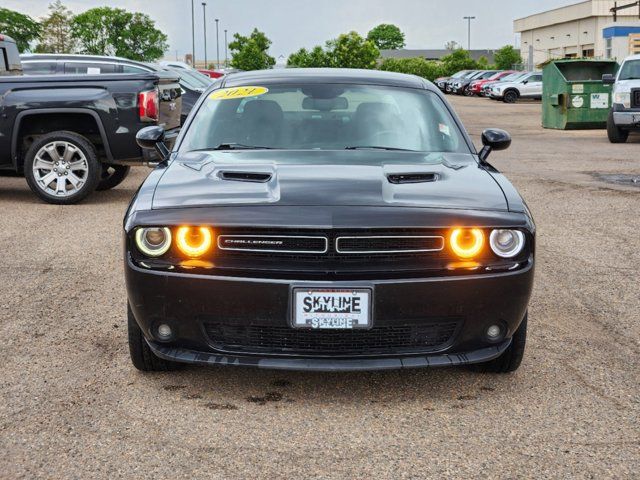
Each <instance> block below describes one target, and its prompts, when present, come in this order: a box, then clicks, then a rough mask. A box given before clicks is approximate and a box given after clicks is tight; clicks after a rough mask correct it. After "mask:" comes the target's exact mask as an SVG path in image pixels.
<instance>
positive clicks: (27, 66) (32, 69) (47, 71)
mask: <svg viewBox="0 0 640 480" xmlns="http://www.w3.org/2000/svg"><path fill="white" fill-rule="evenodd" d="M56 66H57V64H56V62H23V63H22V72H23V73H24V74H25V75H53V74H55V73H56Z"/></svg>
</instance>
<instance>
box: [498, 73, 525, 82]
mask: <svg viewBox="0 0 640 480" xmlns="http://www.w3.org/2000/svg"><path fill="white" fill-rule="evenodd" d="M526 74H527V72H518V73H512V74H511V75H507V76H506V77H502V78H501V79H500V81H501V82H513V81H514V80H517V79H519V78H520V77H524V76H525V75H526Z"/></svg>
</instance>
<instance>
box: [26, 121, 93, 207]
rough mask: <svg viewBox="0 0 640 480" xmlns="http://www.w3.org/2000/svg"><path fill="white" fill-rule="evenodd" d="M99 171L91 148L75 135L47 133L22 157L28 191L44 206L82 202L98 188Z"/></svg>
mask: <svg viewBox="0 0 640 480" xmlns="http://www.w3.org/2000/svg"><path fill="white" fill-rule="evenodd" d="M101 170H102V166H101V165H100V162H99V161H98V157H97V155H96V149H95V147H94V146H93V144H92V143H91V142H90V141H89V140H87V139H86V138H85V137H83V136H82V135H79V134H77V133H74V132H67V131H59V132H51V133H47V134H45V135H43V136H41V137H39V138H38V139H37V140H36V141H35V142H33V143H32V144H31V147H29V150H27V153H26V155H25V157H24V176H25V178H26V180H27V184H28V185H29V188H31V190H32V191H33V193H35V194H36V195H38V197H40V198H41V199H42V200H44V201H45V202H48V203H54V204H58V205H70V204H73V203H78V202H80V201H82V200H84V199H85V198H86V197H87V196H88V195H90V194H91V193H92V192H93V191H94V190H95V189H96V187H97V186H98V182H99V181H100V172H101Z"/></svg>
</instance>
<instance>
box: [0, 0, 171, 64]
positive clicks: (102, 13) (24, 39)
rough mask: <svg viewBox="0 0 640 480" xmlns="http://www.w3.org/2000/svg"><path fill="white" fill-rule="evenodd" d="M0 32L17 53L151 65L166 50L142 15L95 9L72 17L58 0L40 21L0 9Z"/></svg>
mask: <svg viewBox="0 0 640 480" xmlns="http://www.w3.org/2000/svg"><path fill="white" fill-rule="evenodd" d="M0 32H2V33H5V34H7V35H9V36H10V37H11V38H13V39H14V40H15V41H16V44H17V46H18V49H19V50H20V51H21V52H26V51H35V52H37V53H84V54H91V55H116V56H119V57H125V58H129V59H132V60H139V61H153V60H158V59H159V58H161V57H162V56H163V55H164V52H165V51H167V49H168V48H169V46H168V44H167V36H166V35H165V34H164V33H163V32H161V31H160V30H158V29H157V28H156V26H155V22H154V21H153V20H152V19H151V17H149V16H148V15H146V14H143V13H139V12H129V11H127V10H124V9H122V8H111V7H97V8H91V9H89V10H87V11H85V12H82V13H80V14H77V15H74V14H73V12H72V11H71V10H69V9H68V8H67V7H65V6H64V5H63V4H62V2H61V1H60V0H56V1H55V2H53V3H51V4H50V5H49V12H48V15H46V16H45V17H43V18H42V19H40V21H38V20H34V19H33V18H31V17H30V16H28V15H25V14H23V13H20V12H16V11H14V10H9V9H7V8H1V7H0ZM33 45H35V46H34V47H33V48H32V46H33Z"/></svg>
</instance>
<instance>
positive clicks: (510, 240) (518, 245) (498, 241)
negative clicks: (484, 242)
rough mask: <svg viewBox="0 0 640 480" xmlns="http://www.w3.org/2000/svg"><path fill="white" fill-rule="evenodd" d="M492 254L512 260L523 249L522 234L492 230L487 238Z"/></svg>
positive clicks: (514, 231)
mask: <svg viewBox="0 0 640 480" xmlns="http://www.w3.org/2000/svg"><path fill="white" fill-rule="evenodd" d="M489 244H490V245H491V250H493V253H495V254H496V255H498V256H499V257H502V258H513V257H515V256H516V255H518V254H519V253H520V252H521V251H522V249H523V248H524V233H522V232H521V231H519V230H494V231H492V232H491V236H490V237H489Z"/></svg>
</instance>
